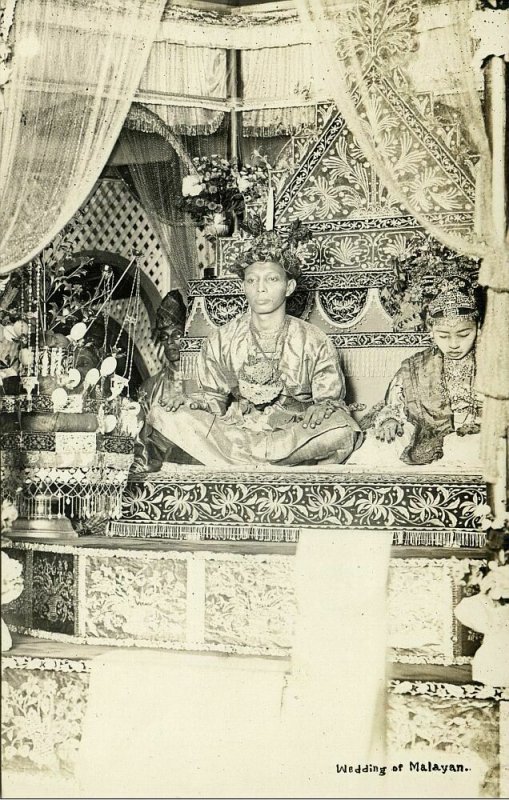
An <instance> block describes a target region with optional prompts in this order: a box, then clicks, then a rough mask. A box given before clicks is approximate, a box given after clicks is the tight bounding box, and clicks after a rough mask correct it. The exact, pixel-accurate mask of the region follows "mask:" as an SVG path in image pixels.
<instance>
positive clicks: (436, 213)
mask: <svg viewBox="0 0 509 800" xmlns="http://www.w3.org/2000/svg"><path fill="white" fill-rule="evenodd" d="M297 6H298V8H299V13H300V15H301V18H302V20H303V21H304V23H305V24H306V26H307V28H308V30H309V31H310V32H311V35H312V37H313V41H314V45H315V51H316V53H318V54H319V56H320V69H321V72H322V75H323V77H324V78H325V80H326V81H327V85H328V88H329V93H330V96H331V97H332V98H333V99H334V100H335V102H336V105H337V106H338V108H339V109H340V111H341V113H342V115H343V116H344V118H345V120H346V123H347V125H348V127H349V129H350V130H351V132H352V133H353V134H354V136H355V139H356V141H357V144H358V146H359V148H360V150H361V151H362V152H363V154H364V156H365V157H366V158H367V159H368V160H369V161H370V162H371V163H372V164H373V166H374V167H375V169H376V171H377V173H378V174H379V176H380V178H381V180H382V181H383V183H384V184H385V187H386V189H387V191H386V192H385V195H384V196H383V197H382V198H381V203H383V204H384V205H385V207H386V208H387V209H388V210H389V209H390V208H391V207H392V208H398V207H399V208H402V209H406V210H408V211H409V212H410V213H411V214H412V215H413V216H414V217H415V218H416V219H417V220H418V221H419V222H420V224H421V225H422V226H423V227H424V229H425V230H427V231H428V232H429V233H431V234H432V235H433V236H434V237H435V238H436V239H438V240H439V241H441V242H442V243H443V244H445V245H447V246H448V247H450V248H451V249H453V250H455V251H457V252H459V253H462V254H464V255H467V256H473V257H477V258H482V259H483V267H482V269H481V281H482V282H483V284H484V285H486V286H488V287H489V289H488V308H487V317H486V324H485V331H484V334H483V335H482V336H481V341H480V345H479V349H478V363H479V365H480V369H479V374H478V384H479V389H480V391H481V392H482V393H483V394H484V395H485V397H486V403H485V407H484V415H483V428H482V436H483V445H482V447H483V453H484V464H485V467H484V469H485V478H486V480H488V481H494V480H496V477H497V464H496V460H497V455H496V454H497V449H498V444H499V438H500V436H501V435H504V433H505V431H506V430H507V427H508V425H509V359H506V360H505V361H504V360H503V356H502V354H504V355H505V356H507V355H508V351H509V340H508V329H509V325H508V322H509V293H508V292H507V289H508V288H509V277H508V276H509V268H508V266H507V264H508V250H507V244H506V243H505V242H504V241H503V239H501V237H500V235H499V234H497V231H496V228H495V224H494V219H495V217H494V213H493V207H492V193H491V175H492V165H491V155H490V147H489V142H488V137H487V133H486V130H485V125H484V118H483V113H482V108H481V101H480V92H479V89H480V88H481V86H482V75H481V73H480V71H479V70H478V71H477V72H476V71H474V69H473V62H472V56H473V43H472V39H471V36H470V30H469V24H470V10H471V4H470V3H469V1H468V0H454V2H452V3H443V4H438V5H435V6H432V5H430V4H429V3H425V2H424V1H423V0H407V2H405V3H397V2H392V0H355V2H354V3H352V4H350V3H349V4H345V6H343V7H340V10H339V11H338V7H337V6H334V7H333V6H331V5H330V4H328V3H326V2H325V1H324V0H297ZM485 13H487V14H490V13H494V12H485ZM496 13H503V14H506V13H509V12H496ZM476 64H477V62H476ZM423 76H425V77H426V81H428V82H430V81H431V86H430V85H428V91H429V89H430V88H431V89H433V91H434V95H435V100H436V101H437V102H436V105H435V109H434V111H435V113H436V112H438V113H441V114H443V113H447V114H448V116H449V118H450V121H451V122H453V123H454V125H453V126H452V131H451V126H450V125H449V126H448V127H449V129H450V131H451V132H450V133H449V134H448V135H449V136H450V141H449V142H448V146H451V142H452V143H454V142H455V141H457V143H458V147H460V148H462V149H463V156H462V158H461V161H462V168H461V169H460V170H456V171H454V170H452V169H450V165H448V164H447V161H446V160H445V159H443V158H442V155H441V151H442V144H443V142H442V141H441V134H440V132H439V129H438V126H437V127H436V128H434V126H433V120H432V118H431V119H429V120H428V121H427V123H426V122H425V121H424V119H423V113H422V107H421V106H420V104H422V102H423V99H422V94H420V92H422V88H423V83H422V81H423ZM442 135H443V134H442ZM454 137H455V138H454ZM501 286H503V287H504V288H503V290H502V291H501V288H500V287H501ZM497 331H498V333H496V332H497ZM494 337H495V338H494ZM497 371H498V376H497Z"/></svg>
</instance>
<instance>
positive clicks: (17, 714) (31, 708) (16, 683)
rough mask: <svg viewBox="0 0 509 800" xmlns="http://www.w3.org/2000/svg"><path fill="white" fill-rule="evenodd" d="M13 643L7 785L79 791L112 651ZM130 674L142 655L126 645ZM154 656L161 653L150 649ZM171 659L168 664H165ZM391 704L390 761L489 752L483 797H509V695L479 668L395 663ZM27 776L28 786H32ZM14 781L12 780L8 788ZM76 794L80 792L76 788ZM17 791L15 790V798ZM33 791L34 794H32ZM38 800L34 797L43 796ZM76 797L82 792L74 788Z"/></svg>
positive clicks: (243, 662) (217, 663) (196, 657)
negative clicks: (476, 679)
mask: <svg viewBox="0 0 509 800" xmlns="http://www.w3.org/2000/svg"><path fill="white" fill-rule="evenodd" d="M13 639H14V646H13V649H12V651H11V652H10V653H8V654H5V655H4V657H3V660H2V665H3V681H2V685H3V690H4V699H3V707H2V711H3V714H2V723H3V739H4V750H3V753H4V761H3V774H4V781H5V786H4V789H5V790H6V791H7V789H8V785H9V786H12V787H16V786H19V787H20V788H21V787H23V786H24V787H25V788H26V787H27V785H29V784H30V781H31V782H32V784H33V785H36V784H37V785H39V787H41V786H51V787H52V790H51V791H52V796H61V795H59V794H58V793H57V792H58V791H59V787H60V790H61V791H64V789H63V788H62V787H65V786H67V787H71V788H72V787H73V786H74V787H76V786H77V783H76V782H74V783H73V781H75V772H76V767H77V764H78V762H79V758H80V748H81V746H82V739H83V735H84V722H85V714H86V711H87V704H88V703H89V699H90V680H91V676H92V674H93V670H94V669H95V666H96V664H97V663H101V661H102V660H103V659H102V657H103V656H107V655H108V654H109V653H111V652H112V648H108V647H105V646H90V645H80V644H76V643H73V642H60V641H55V640H51V639H37V640H35V639H31V638H30V637H26V636H20V635H17V634H14V637H13ZM116 652H117V654H118V656H120V657H121V658H122V657H125V670H127V671H128V670H129V658H130V657H131V658H132V654H133V651H132V650H129V649H122V650H121V651H118V649H116ZM143 652H144V653H145V654H146V655H147V657H148V658H150V653H151V652H152V653H154V654H155V655H156V656H157V658H158V659H159V660H158V667H160V666H161V664H162V663H163V662H161V661H160V659H161V653H160V652H159V653H158V652H157V651H148V650H147V651H143ZM162 657H163V659H164V664H166V666H167V669H168V671H169V674H171V672H172V670H176V669H177V670H178V669H188V668H189V665H190V664H194V665H195V664H197V663H198V664H199V665H200V667H203V668H204V669H206V670H207V669H210V670H212V671H213V670H217V669H218V668H219V669H221V670H224V669H226V670H230V669H231V670H233V671H238V670H239V669H240V670H242V671H243V672H244V673H245V674H246V675H247V676H248V679H249V675H251V676H252V677H253V678H254V677H255V676H256V675H259V674H260V673H261V672H263V673H267V670H268V671H269V673H273V675H274V680H276V682H277V681H279V680H280V678H278V675H279V676H281V677H283V676H284V675H285V674H286V673H287V672H288V670H289V668H290V659H289V658H288V657H284V658H267V657H263V658H260V657H257V656H252V655H250V656H246V655H229V654H225V653H213V654H212V653H199V654H198V653H194V654H190V653H175V652H166V653H164V655H163V656H162ZM164 664H163V666H164ZM388 677H389V684H388V689H389V691H388V701H387V744H388V752H387V755H386V760H387V763H390V762H391V753H397V754H398V759H401V758H402V754H404V755H405V756H407V758H408V760H409V761H410V760H412V759H413V758H417V757H418V756H417V753H421V752H422V751H424V750H426V748H427V749H429V750H430V751H432V750H435V751H443V752H446V753H447V757H448V759H449V760H450V761H451V762H468V761H469V760H470V759H474V760H475V759H477V760H479V758H481V761H482V770H483V773H484V777H483V788H482V792H481V796H486V797H498V796H501V797H504V796H507V793H506V790H507V788H508V786H507V776H508V772H507V765H506V764H505V761H506V760H507V754H506V752H505V750H504V746H505V745H504V742H507V737H508V735H509V713H508V710H509V695H508V693H507V691H505V692H504V691H503V690H498V689H493V688H489V687H484V686H480V685H479V684H474V683H472V680H471V672H470V667H469V666H468V665H463V666H453V667H450V666H448V667H444V666H437V665H434V666H427V667H424V668H423V667H422V666H416V665H407V664H393V665H391V666H390V668H389V676H388ZM27 781H28V782H29V783H28V784H27ZM7 784H8V785H7ZM74 790H75V789H74ZM9 796H16V795H15V794H10V795H9ZM24 796H26V795H24ZM34 796H35V795H34ZM68 796H79V795H76V794H73V793H72V791H71V794H69V795H68Z"/></svg>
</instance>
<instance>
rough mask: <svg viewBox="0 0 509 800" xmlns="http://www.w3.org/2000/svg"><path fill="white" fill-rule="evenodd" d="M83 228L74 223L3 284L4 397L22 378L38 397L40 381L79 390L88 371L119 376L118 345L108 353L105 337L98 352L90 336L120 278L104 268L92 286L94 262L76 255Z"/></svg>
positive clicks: (0, 346)
mask: <svg viewBox="0 0 509 800" xmlns="http://www.w3.org/2000/svg"><path fill="white" fill-rule="evenodd" d="M79 222H80V220H79V218H75V219H74V220H73V221H72V222H71V223H69V224H68V225H67V226H66V227H65V228H64V229H63V230H62V231H61V233H60V234H59V235H58V236H56V237H55V239H54V240H53V241H52V242H51V243H50V244H49V245H48V246H47V247H46V248H45V249H44V250H43V251H42V252H41V254H40V255H39V256H37V257H36V258H35V259H33V260H32V261H31V262H30V263H29V264H27V265H25V266H23V267H21V268H20V269H19V270H16V271H14V272H12V273H11V274H10V275H9V276H8V277H7V278H4V279H3V280H1V281H0V388H1V387H2V385H3V387H4V391H5V389H6V386H7V387H8V386H9V383H8V382H7V383H6V381H7V379H9V378H18V377H19V378H20V379H21V383H22V385H23V386H24V388H25V390H26V391H27V393H28V394H30V393H31V391H30V385H31V384H33V387H32V391H33V389H34V388H35V386H36V385H37V386H41V385H43V384H44V383H48V381H44V380H43V381H42V382H41V379H46V378H48V377H49V376H52V377H58V378H59V379H61V380H60V381H59V382H58V385H59V386H62V387H67V386H70V387H71V388H72V389H74V388H75V386H77V383H76V382H78V383H79V382H80V380H82V379H84V378H85V376H86V372H87V371H88V370H85V367H87V366H88V369H90V368H91V367H92V366H94V367H97V366H99V363H100V362H102V363H101V370H102V373H101V374H102V377H105V376H106V375H109V374H113V372H114V371H115V369H113V370H111V369H110V368H111V367H112V366H114V367H116V362H117V359H118V358H119V356H120V355H122V352H121V349H120V348H119V346H118V341H117V342H116V343H115V344H113V345H110V346H109V347H108V349H106V336H105V337H104V342H102V343H101V346H100V347H99V348H98V347H97V343H96V342H95V341H94V339H93V337H92V336H91V334H90V328H91V326H92V324H93V323H94V322H95V321H96V320H97V319H98V318H99V317H100V316H101V315H102V316H103V317H104V319H105V320H106V319H107V312H108V304H109V302H110V301H111V298H112V294H113V291H114V289H115V288H116V286H115V285H114V284H115V278H114V274H113V270H112V269H111V267H110V266H108V265H107V264H105V265H103V266H102V267H101V268H100V275H99V277H98V278H97V277H96V278H95V279H94V280H90V279H89V278H90V265H91V263H92V262H93V259H92V258H90V257H84V256H75V255H73V252H72V251H73V243H72V241H73V239H74V234H75V230H76V227H77V225H78V224H79ZM134 260H135V259H134V258H133V260H132V261H131V264H132V263H133V261H134ZM131 264H130V266H131ZM126 272H127V270H126ZM119 282H120V281H119ZM119 282H118V283H119ZM118 283H117V286H118ZM92 362H94V363H93V364H92ZM108 370H109V371H108ZM80 376H81V377H80ZM91 377H93V376H89V383H90V378H91ZM34 379H35V382H34ZM11 385H12V382H11ZM53 388H55V387H53Z"/></svg>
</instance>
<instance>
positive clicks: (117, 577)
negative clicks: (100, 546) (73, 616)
mask: <svg viewBox="0 0 509 800" xmlns="http://www.w3.org/2000/svg"><path fill="white" fill-rule="evenodd" d="M158 555H159V554H157V553H156V554H147V553H144V554H143V556H144V557H143V558H140V554H139V553H138V554H135V553H133V554H132V556H129V555H128V554H127V553H125V554H121V555H120V554H115V555H113V556H109V555H108V553H107V552H105V553H101V554H100V555H99V554H98V555H92V556H89V557H88V558H87V559H86V561H85V565H84V576H83V578H84V589H83V591H82V597H83V600H82V608H83V615H84V633H85V635H86V636H89V637H92V638H94V639H117V640H120V641H121V640H123V639H125V638H132V639H141V640H147V641H149V642H154V643H157V642H181V641H182V640H183V639H184V638H185V631H186V591H187V589H186V584H187V578H186V564H185V562H184V561H181V560H178V559H175V558H171V559H170V558H160V557H159V558H158V557H157V556H158Z"/></svg>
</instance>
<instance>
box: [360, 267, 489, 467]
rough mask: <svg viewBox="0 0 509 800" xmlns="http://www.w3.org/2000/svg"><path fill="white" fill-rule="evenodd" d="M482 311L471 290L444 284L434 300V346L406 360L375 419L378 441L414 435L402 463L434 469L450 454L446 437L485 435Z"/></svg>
mask: <svg viewBox="0 0 509 800" xmlns="http://www.w3.org/2000/svg"><path fill="white" fill-rule="evenodd" d="M478 318H479V315H478V310H477V307H476V300H475V297H474V294H473V291H472V289H471V287H470V286H469V285H468V284H467V282H466V281H465V280H462V279H460V278H458V279H455V280H449V281H444V283H443V286H442V291H441V292H440V294H438V295H437V296H436V297H435V298H434V299H433V300H431V302H430V304H429V307H428V312H427V321H428V327H429V329H430V331H431V335H432V338H433V342H434V344H433V346H432V347H429V348H428V349H427V350H424V351H422V352H420V353H415V355H413V356H411V357H410V358H407V359H406V360H405V361H403V363H402V365H401V367H400V369H399V370H398V372H397V373H396V375H395V376H394V378H393V379H392V381H391V384H390V386H389V389H388V391H387V395H386V398H385V403H383V404H382V405H381V407H379V408H378V409H376V413H375V414H374V417H373V418H372V424H373V427H374V434H375V437H376V438H377V439H378V440H380V441H382V442H386V443H391V442H393V441H395V439H396V437H398V436H403V434H404V428H405V425H406V424H407V423H411V425H412V426H413V430H412V433H411V439H410V442H409V443H408V444H407V446H406V447H405V448H404V450H403V453H402V454H401V456H400V458H401V460H402V461H404V462H406V463H408V464H429V463H430V462H432V461H436V460H437V459H440V458H442V457H443V455H444V438H445V437H446V436H447V435H448V434H450V433H453V432H456V433H457V434H458V435H459V436H464V435H465V434H474V433H478V432H479V421H480V410H481V406H480V399H479V397H478V396H477V394H476V392H475V391H474V380H475V341H476V338H477V331H478Z"/></svg>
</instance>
